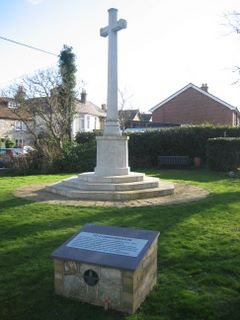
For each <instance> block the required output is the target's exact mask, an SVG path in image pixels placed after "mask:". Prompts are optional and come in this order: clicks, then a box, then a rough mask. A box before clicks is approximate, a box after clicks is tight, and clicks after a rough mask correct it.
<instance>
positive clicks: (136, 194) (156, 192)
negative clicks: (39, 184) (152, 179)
mask: <svg viewBox="0 0 240 320" xmlns="http://www.w3.org/2000/svg"><path fill="white" fill-rule="evenodd" d="M47 190H48V191H50V192H52V193H56V194H58V195H62V196H65V197H68V198H71V199H80V200H93V201H106V200H109V201H122V200H135V199H143V198H153V197H160V196H165V195H169V194H172V193H173V192H174V185H173V183H170V182H160V183H159V187H157V188H150V189H143V190H131V191H89V190H88V191H86V190H79V189H75V188H71V187H68V186H66V185H64V184H62V183H57V184H54V185H51V186H49V187H47Z"/></svg>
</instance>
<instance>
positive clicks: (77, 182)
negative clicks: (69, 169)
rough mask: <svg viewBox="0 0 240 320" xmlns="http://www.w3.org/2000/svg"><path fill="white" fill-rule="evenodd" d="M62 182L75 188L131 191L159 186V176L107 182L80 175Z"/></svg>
mask: <svg viewBox="0 0 240 320" xmlns="http://www.w3.org/2000/svg"><path fill="white" fill-rule="evenodd" d="M62 183H63V184H64V185H65V186H67V187H71V188H73V189H79V190H86V191H87V190H89V191H131V190H141V189H152V188H157V187H158V185H159V179H158V178H152V177H145V179H144V180H143V181H137V182H127V183H125V182H124V183H106V182H87V181H82V180H81V179H79V178H78V177H72V178H69V179H65V180H63V181H62Z"/></svg>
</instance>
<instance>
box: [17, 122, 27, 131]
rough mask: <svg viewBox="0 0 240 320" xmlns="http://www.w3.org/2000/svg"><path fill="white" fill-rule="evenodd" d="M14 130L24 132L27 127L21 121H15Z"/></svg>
mask: <svg viewBox="0 0 240 320" xmlns="http://www.w3.org/2000/svg"><path fill="white" fill-rule="evenodd" d="M15 129H16V130H17V131H26V130H27V127H26V125H25V123H24V122H23V121H18V120H17V121H16V122H15Z"/></svg>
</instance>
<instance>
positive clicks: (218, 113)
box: [150, 83, 240, 126]
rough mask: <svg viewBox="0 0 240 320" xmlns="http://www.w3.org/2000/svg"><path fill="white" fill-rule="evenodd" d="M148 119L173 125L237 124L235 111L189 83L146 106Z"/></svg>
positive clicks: (239, 114)
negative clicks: (150, 106)
mask: <svg viewBox="0 0 240 320" xmlns="http://www.w3.org/2000/svg"><path fill="white" fill-rule="evenodd" d="M150 112H152V121H158V122H161V123H169V122H171V123H176V124H193V125H198V124H203V123H210V124H213V125H228V126H239V125H240V112H239V110H238V109H237V108H236V107H234V106H232V105H230V104H229V103H227V102H225V101H223V100H221V99H219V98H217V97H216V96H214V95H212V94H211V93H209V92H208V86H207V84H203V85H202V86H201V87H197V86H196V85H194V84H192V83H189V84H188V85H187V86H185V87H184V88H182V89H180V90H179V91H177V92H175V93H174V94H172V95H170V96H169V97H168V98H166V99H165V100H163V101H162V102H160V103H158V104H157V105H156V106H154V107H153V108H151V109H150Z"/></svg>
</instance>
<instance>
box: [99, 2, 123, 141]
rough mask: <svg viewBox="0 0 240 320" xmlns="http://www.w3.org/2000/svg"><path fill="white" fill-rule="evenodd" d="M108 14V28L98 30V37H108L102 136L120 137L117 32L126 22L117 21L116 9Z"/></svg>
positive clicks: (110, 10)
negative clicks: (105, 96)
mask: <svg viewBox="0 0 240 320" xmlns="http://www.w3.org/2000/svg"><path fill="white" fill-rule="evenodd" d="M108 14H109V17H108V26H107V27H105V28H101V29H100V35H101V36H102V37H108V87H107V120H106V128H105V131H104V135H121V130H120V127H119V120H118V59H117V32H118V31H119V30H121V29H125V28H126V27H127V21H126V20H124V19H119V20H117V9H113V8H111V9H109V10H108Z"/></svg>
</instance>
